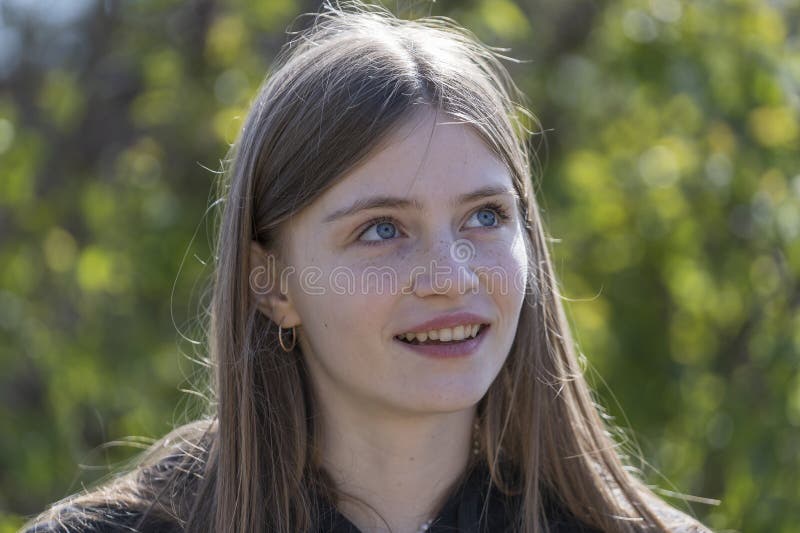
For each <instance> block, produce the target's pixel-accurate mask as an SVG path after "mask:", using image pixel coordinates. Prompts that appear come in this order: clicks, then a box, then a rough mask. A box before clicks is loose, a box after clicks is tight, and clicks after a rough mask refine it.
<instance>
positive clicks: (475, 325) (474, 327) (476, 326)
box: [472, 324, 481, 337]
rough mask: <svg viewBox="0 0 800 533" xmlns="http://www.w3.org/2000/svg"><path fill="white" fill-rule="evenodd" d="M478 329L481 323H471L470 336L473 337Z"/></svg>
mask: <svg viewBox="0 0 800 533" xmlns="http://www.w3.org/2000/svg"><path fill="white" fill-rule="evenodd" d="M479 329H481V325H480V324H473V325H472V336H473V337H474V336H475V335H477V334H478V330H479Z"/></svg>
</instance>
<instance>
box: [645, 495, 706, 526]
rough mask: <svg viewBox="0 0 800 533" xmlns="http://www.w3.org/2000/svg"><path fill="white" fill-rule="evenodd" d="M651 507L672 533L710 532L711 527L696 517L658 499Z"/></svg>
mask: <svg viewBox="0 0 800 533" xmlns="http://www.w3.org/2000/svg"><path fill="white" fill-rule="evenodd" d="M653 507H654V509H653V510H654V511H655V513H656V514H657V515H658V517H659V518H660V519H661V521H662V522H664V524H666V526H667V527H668V528H669V531H671V532H673V533H712V532H711V529H709V528H708V527H706V526H704V525H703V524H701V523H700V522H699V521H698V520H697V519H695V518H693V517H692V516H690V515H688V514H687V513H684V512H683V511H680V510H678V509H676V508H674V507H672V506H671V505H669V504H667V503H666V502H663V501H660V502H659V503H656V504H655V505H654V506H653Z"/></svg>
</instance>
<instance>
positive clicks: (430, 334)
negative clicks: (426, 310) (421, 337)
mask: <svg viewBox="0 0 800 533" xmlns="http://www.w3.org/2000/svg"><path fill="white" fill-rule="evenodd" d="M428 338H429V339H430V340H432V341H438V340H439V330H438V329H434V330H431V331H429V332H428Z"/></svg>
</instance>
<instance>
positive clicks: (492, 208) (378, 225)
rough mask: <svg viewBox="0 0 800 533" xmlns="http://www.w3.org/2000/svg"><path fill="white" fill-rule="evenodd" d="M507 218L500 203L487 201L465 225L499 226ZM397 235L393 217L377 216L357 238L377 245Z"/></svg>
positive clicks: (364, 242) (478, 226) (398, 232)
mask: <svg viewBox="0 0 800 533" xmlns="http://www.w3.org/2000/svg"><path fill="white" fill-rule="evenodd" d="M473 219H475V220H477V221H478V225H477V226H473V225H470V222H471V221H472V220H473ZM508 219H509V215H508V213H507V211H506V209H505V208H504V207H503V206H502V205H500V204H498V203H496V202H489V203H487V204H484V205H483V206H482V207H480V208H478V209H477V210H475V212H473V214H472V216H471V217H470V219H469V221H468V222H467V226H466V227H468V228H472V227H477V228H495V227H499V226H501V225H502V223H503V222H505V221H506V220H508ZM399 235H400V230H399V229H398V228H397V224H396V223H395V221H394V219H393V218H391V217H378V218H375V219H372V220H370V221H369V222H367V226H366V228H365V229H364V231H362V232H361V234H360V235H359V237H358V240H359V241H360V242H361V243H362V244H367V245H379V244H381V243H383V242H386V241H390V240H394V239H395V238H397V237H398V236H399Z"/></svg>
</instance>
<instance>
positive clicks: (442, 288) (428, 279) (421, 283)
mask: <svg viewBox="0 0 800 533" xmlns="http://www.w3.org/2000/svg"><path fill="white" fill-rule="evenodd" d="M474 257H475V246H474V245H473V243H472V242H471V241H469V240H468V239H457V240H453V239H438V240H437V241H436V242H435V243H433V244H431V245H430V246H428V247H427V249H426V250H423V251H422V253H419V254H417V255H416V258H415V260H416V262H415V263H414V265H413V266H412V268H411V286H412V287H413V292H414V294H415V295H417V296H419V297H427V296H431V295H434V294H439V295H443V296H448V297H451V298H452V297H457V296H458V295H461V294H467V293H475V292H477V290H478V287H479V281H480V280H479V279H478V275H477V274H476V273H475V271H474V270H473V268H472V263H473V258H474Z"/></svg>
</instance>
